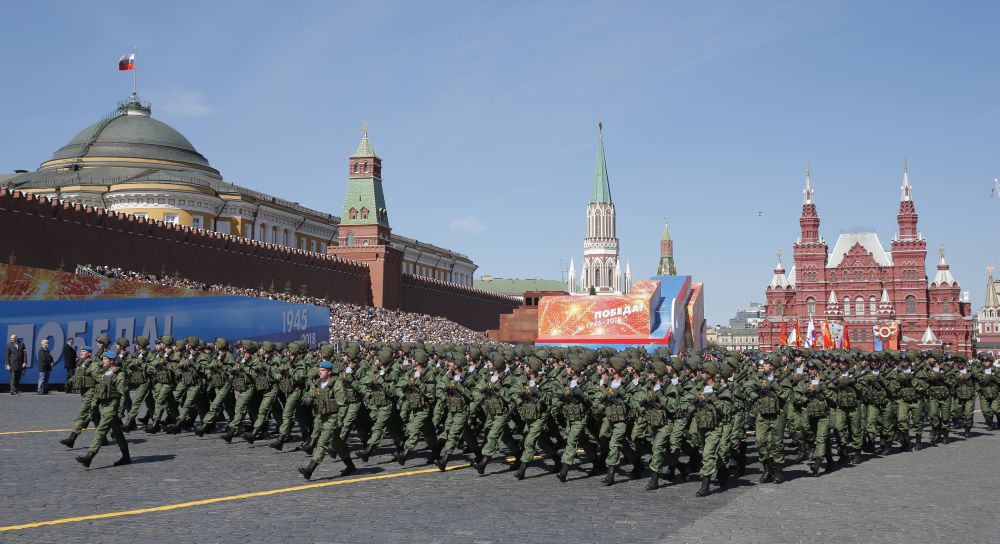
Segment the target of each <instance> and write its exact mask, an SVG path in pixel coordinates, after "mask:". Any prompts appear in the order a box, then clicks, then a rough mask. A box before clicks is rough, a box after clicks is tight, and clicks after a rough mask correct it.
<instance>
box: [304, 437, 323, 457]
mask: <svg viewBox="0 0 1000 544" xmlns="http://www.w3.org/2000/svg"><path fill="white" fill-rule="evenodd" d="M318 442H319V437H318V436H317V437H315V438H313V437H309V436H307V437H306V439H305V441H303V442H302V445H301V448H302V451H304V452H305V453H306V455H312V453H313V450H314V449H316V444H317V443H318Z"/></svg>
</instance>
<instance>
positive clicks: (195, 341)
mask: <svg viewBox="0 0 1000 544" xmlns="http://www.w3.org/2000/svg"><path fill="white" fill-rule="evenodd" d="M185 343H186V344H187V345H189V346H192V347H194V346H197V345H198V337H197V336H188V337H187V342H185Z"/></svg>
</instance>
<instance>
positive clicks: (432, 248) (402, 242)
mask: <svg viewBox="0 0 1000 544" xmlns="http://www.w3.org/2000/svg"><path fill="white" fill-rule="evenodd" d="M391 238H392V241H393V242H395V243H396V244H397V245H399V246H406V247H412V248H415V249H418V250H421V249H422V250H425V251H429V252H431V253H434V254H435V255H448V256H449V257H451V258H453V259H455V260H456V261H464V262H467V263H472V259H470V258H469V257H468V256H467V255H465V254H462V253H457V252H454V251H452V250H450V249H445V248H443V247H440V246H436V245H434V244H428V243H427V242H421V241H420V240H416V239H414V238H407V237H406V236H401V235H399V234H396V233H395V232H394V233H392V235H391ZM398 249H402V247H399V248H398ZM473 264H474V263H473Z"/></svg>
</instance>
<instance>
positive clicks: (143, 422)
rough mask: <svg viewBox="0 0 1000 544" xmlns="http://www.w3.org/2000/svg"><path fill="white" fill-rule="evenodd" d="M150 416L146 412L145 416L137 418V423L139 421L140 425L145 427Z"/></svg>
mask: <svg viewBox="0 0 1000 544" xmlns="http://www.w3.org/2000/svg"><path fill="white" fill-rule="evenodd" d="M151 417H152V416H151V415H150V414H148V413H147V414H146V415H145V416H143V417H140V418H139V423H141V424H142V426H143V427H145V426H146V424H147V423H149V420H150V418H151Z"/></svg>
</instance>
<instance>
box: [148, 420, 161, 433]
mask: <svg viewBox="0 0 1000 544" xmlns="http://www.w3.org/2000/svg"><path fill="white" fill-rule="evenodd" d="M146 432H147V433H149V434H156V433H158V432H160V422H159V421H157V422H156V423H154V424H152V425H146Z"/></svg>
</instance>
